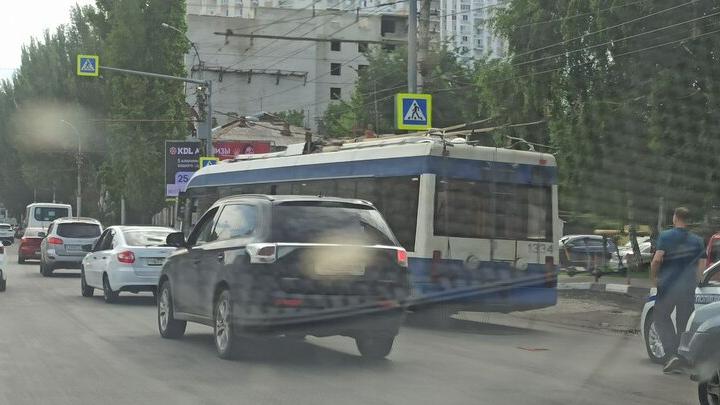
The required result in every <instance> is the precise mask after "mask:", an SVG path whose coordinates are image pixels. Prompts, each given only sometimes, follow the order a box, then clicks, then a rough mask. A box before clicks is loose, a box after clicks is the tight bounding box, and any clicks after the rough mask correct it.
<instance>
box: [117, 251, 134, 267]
mask: <svg viewBox="0 0 720 405" xmlns="http://www.w3.org/2000/svg"><path fill="white" fill-rule="evenodd" d="M117 259H118V261H119V262H120V263H126V264H133V263H135V253H133V252H131V251H129V250H125V251H122V252H120V253H118V255H117Z"/></svg>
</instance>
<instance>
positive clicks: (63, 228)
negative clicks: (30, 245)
mask: <svg viewBox="0 0 720 405" xmlns="http://www.w3.org/2000/svg"><path fill="white" fill-rule="evenodd" d="M101 233H102V225H101V224H100V222H99V221H97V220H95V219H92V218H60V219H56V220H55V221H53V222H52V223H51V224H50V226H49V227H48V230H47V235H44V239H43V240H42V242H41V243H40V274H42V275H43V276H45V277H48V276H50V275H51V274H52V272H53V270H55V269H60V268H62V269H79V268H80V264H81V263H82V259H83V258H84V257H85V255H86V254H87V253H88V252H89V251H90V250H91V248H92V246H93V245H95V242H97V240H98V238H99V237H100V234H101Z"/></svg>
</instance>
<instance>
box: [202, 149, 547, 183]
mask: <svg viewBox="0 0 720 405" xmlns="http://www.w3.org/2000/svg"><path fill="white" fill-rule="evenodd" d="M234 164H237V163H230V164H228V166H227V167H228V168H230V167H231V166H230V165H234ZM223 166H224V165H223ZM424 173H433V174H438V175H441V176H444V177H449V178H461V179H468V180H477V181H495V182H501V183H516V184H535V185H552V184H556V183H557V168H556V167H554V166H540V165H527V164H513V163H503V162H490V161H484V160H472V159H457V158H443V157H439V156H413V157H402V158H389V159H374V160H359V161H345V162H333V163H321V164H309V165H298V166H287V167H273V168H264V169H245V170H243V169H242V166H238V170H232V171H222V172H215V173H202V172H201V173H198V174H196V175H195V176H194V177H193V178H192V179H191V180H190V183H189V184H188V188H194V187H207V186H227V185H235V184H248V183H265V182H273V181H278V182H280V181H293V180H311V179H326V178H343V177H394V176H408V175H419V174H424Z"/></svg>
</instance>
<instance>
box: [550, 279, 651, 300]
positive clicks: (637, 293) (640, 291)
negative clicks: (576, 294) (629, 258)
mask: <svg viewBox="0 0 720 405" xmlns="http://www.w3.org/2000/svg"><path fill="white" fill-rule="evenodd" d="M558 290H591V291H606V292H611V293H618V294H627V295H632V296H634V297H639V298H645V297H647V296H649V295H653V294H655V289H654V288H651V284H650V280H648V279H646V278H630V284H627V279H626V278H624V277H608V276H604V277H600V281H599V282H597V283H596V282H595V277H593V276H590V275H577V276H573V277H570V276H568V275H565V274H561V275H560V276H559V277H558Z"/></svg>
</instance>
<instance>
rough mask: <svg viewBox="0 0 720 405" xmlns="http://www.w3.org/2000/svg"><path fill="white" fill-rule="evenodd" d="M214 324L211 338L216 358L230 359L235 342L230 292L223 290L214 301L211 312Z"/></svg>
mask: <svg viewBox="0 0 720 405" xmlns="http://www.w3.org/2000/svg"><path fill="white" fill-rule="evenodd" d="M213 314H214V317H215V322H213V332H214V334H213V337H214V339H213V340H214V341H215V349H216V350H217V353H218V356H220V358H223V359H232V358H233V355H234V351H235V345H236V343H237V340H236V338H235V333H234V332H235V331H234V330H233V324H232V300H231V298H230V291H228V290H223V291H221V292H220V295H218V298H217V300H216V301H215V309H214V311H213Z"/></svg>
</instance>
